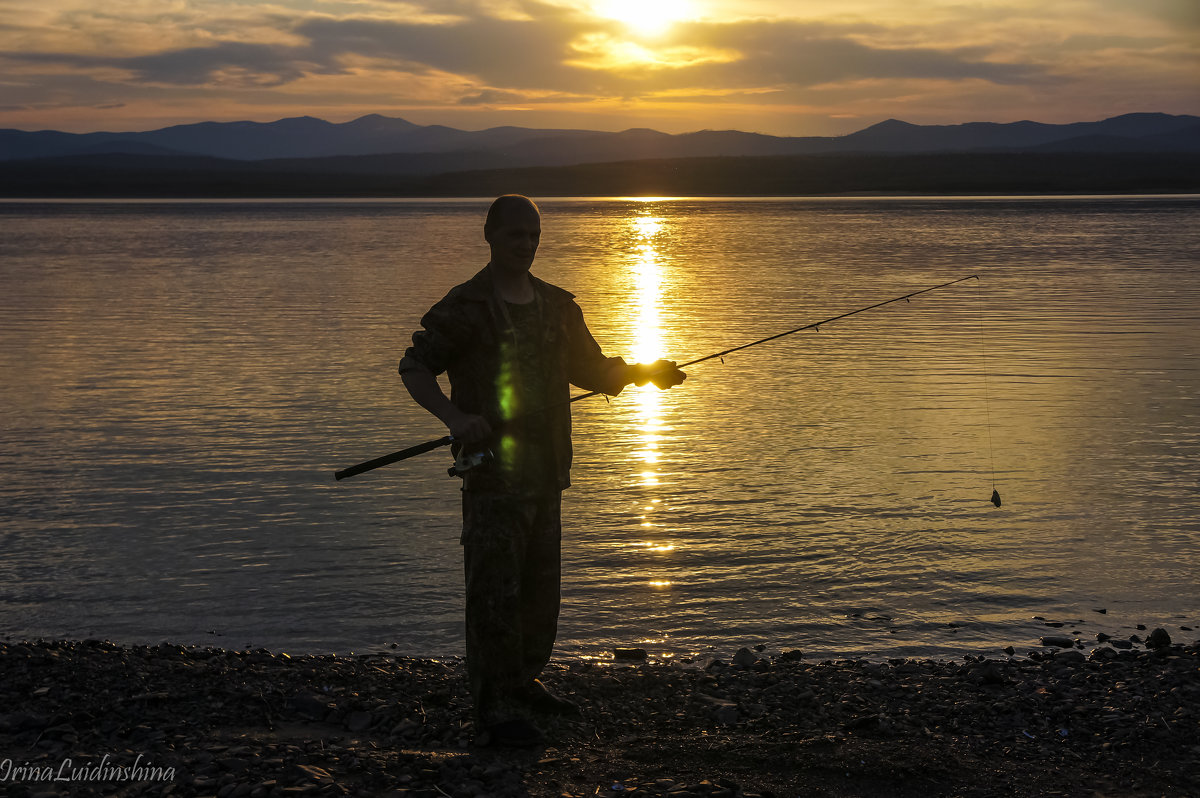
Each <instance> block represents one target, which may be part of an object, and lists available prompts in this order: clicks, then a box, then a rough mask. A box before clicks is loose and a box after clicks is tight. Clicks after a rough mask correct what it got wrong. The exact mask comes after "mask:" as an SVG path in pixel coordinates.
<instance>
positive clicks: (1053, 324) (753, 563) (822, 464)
mask: <svg viewBox="0 0 1200 798" xmlns="http://www.w3.org/2000/svg"><path fill="white" fill-rule="evenodd" d="M486 206H487V201H486V200H461V201H329V202H320V201H304V202H170V203H159V202H115V201H114V202H79V203H73V202H57V203H39V202H19V203H18V202H9V203H0V280H2V284H3V291H2V292H0V334H2V339H0V375H2V381H0V403H2V406H3V415H2V421H0V467H2V469H3V476H2V478H0V530H2V531H0V541H2V543H3V556H2V557H0V635H9V636H13V637H22V638H24V637H37V636H47V637H49V636H55V637H58V636H66V637H72V638H84V637H91V636H98V637H107V638H110V639H114V640H117V641H121V642H129V643H153V642H158V641H163V640H167V641H172V642H179V643H185V644H186V643H198V644H212V645H220V646H225V647H234V648H240V647H242V646H251V647H260V646H262V647H267V648H270V649H273V650H285V651H289V652H324V651H336V652H347V651H358V652H362V651H371V650H388V651H393V650H395V651H398V652H400V653H406V654H415V655H433V656H444V655H454V654H459V653H461V652H462V649H463V634H462V629H461V613H462V575H461V551H460V548H459V545H458V533H459V525H460V510H459V503H458V499H459V496H458V491H457V488H458V481H457V480H455V479H451V478H448V477H447V476H446V467H447V465H448V464H449V463H448V459H449V458H448V454H447V450H445V449H442V450H439V451H437V452H434V453H431V454H426V455H422V456H421V457H418V458H414V459H412V460H408V461H406V462H403V463H399V464H396V465H392V466H388V467H386V468H383V469H379V470H376V471H372V472H370V473H367V474H363V475H361V476H358V477H355V478H353V479H349V480H345V481H343V482H335V481H334V479H333V477H332V473H333V471H334V470H336V469H339V468H344V467H346V466H349V465H352V464H354V463H356V462H359V461H362V460H367V459H370V458H372V457H375V456H378V455H382V454H386V453H388V452H391V451H394V450H397V449H401V448H405V447H406V446H409V445H412V444H415V443H418V442H421V441H424V440H427V439H430V438H436V437H440V436H441V435H443V434H444V430H443V429H442V428H441V427H440V426H439V425H438V423H437V422H436V421H435V420H434V419H432V417H429V416H427V415H426V414H425V413H424V412H423V411H421V410H420V409H419V408H417V407H416V406H415V405H414V404H413V403H412V402H411V400H410V399H409V398H408V396H407V394H406V393H405V392H404V390H403V388H402V386H401V385H400V382H399V379H398V377H397V375H396V362H397V360H398V359H399V357H400V355H401V353H402V351H403V349H404V347H405V346H406V345H407V342H408V338H409V336H410V334H411V332H412V331H413V329H414V328H415V326H416V324H417V321H418V319H419V318H420V316H421V314H422V313H423V311H424V310H425V309H427V308H428V307H429V306H430V305H431V304H432V303H433V302H434V301H436V300H437V299H438V298H440V297H441V296H442V295H443V294H444V293H445V291H446V290H447V289H448V288H450V287H451V286H452V285H454V284H456V283H458V282H461V281H463V280H465V279H467V278H468V277H470V276H471V275H472V274H474V272H475V271H476V270H477V269H478V268H480V267H481V266H482V265H483V264H484V262H486V258H487V251H486V247H485V244H484V241H483V239H482V231H481V227H482V218H483V213H484V211H485V209H486ZM542 209H543V216H544V236H543V245H542V250H541V251H540V253H539V257H538V261H537V263H536V264H535V267H534V269H535V273H536V274H538V275H540V276H542V277H543V278H545V279H548V280H550V281H552V282H554V283H557V284H559V285H562V286H564V287H566V288H568V289H570V290H571V291H573V292H574V293H576V294H577V295H578V301H579V303H580V305H581V306H582V307H583V310H584V313H585V315H586V317H587V319H588V321H589V324H590V326H591V329H592V331H593V333H594V334H595V336H596V337H597V339H598V340H599V341H600V342H601V344H602V345H603V346H604V348H605V350H606V351H607V352H608V353H609V354H613V355H622V356H624V357H626V358H627V359H629V360H634V359H639V360H647V359H652V358H656V357H658V356H666V357H670V358H673V359H676V360H679V361H686V360H691V359H694V358H697V357H701V356H703V355H706V354H708V353H710V352H713V351H717V350H722V349H726V348H729V347H731V346H735V345H737V344H741V343H745V342H748V341H751V340H754V339H757V338H761V337H763V336H766V335H771V334H773V333H776V332H781V331H784V330H788V329H792V328H794V327H798V326H801V325H804V324H807V323H810V322H815V321H819V320H822V319H825V318H829V317H832V316H836V315H838V314H841V313H845V312H847V311H850V310H855V309H857V308H860V307H864V306H866V305H870V304H874V303H876V302H880V301H883V300H886V299H890V298H892V297H896V296H900V295H902V294H906V293H909V292H912V291H915V290H919V289H922V288H925V287H928V286H931V285H936V284H939V283H943V282H946V281H948V280H953V279H956V278H959V277H963V276H966V275H972V274H975V275H978V276H979V277H980V278H981V279H980V280H978V281H975V280H969V281H966V282H963V283H959V284H957V285H955V286H951V287H948V288H944V289H940V290H938V291H934V292H931V293H928V294H924V295H922V296H920V297H917V298H914V299H913V300H912V301H911V302H899V303H895V304H891V305H888V306H886V307H883V308H880V309H878V310H873V311H871V312H869V313H863V314H861V315H857V316H854V317H852V318H849V319H846V320H844V321H841V322H838V323H835V324H830V325H826V326H823V327H821V329H820V331H819V332H817V331H807V332H802V333H798V334H796V335H793V336H789V337H786V338H783V339H780V340H778V341H775V342H772V343H768V344H763V345H761V346H757V347H754V348H753V349H749V350H747V351H745V352H741V353H737V354H734V355H731V356H729V357H726V358H725V359H724V361H723V362H721V361H718V360H714V361H710V362H707V363H704V364H702V365H698V366H696V367H695V368H694V369H692V370H691V373H690V376H689V379H688V381H687V382H686V384H685V385H684V386H682V387H680V388H676V389H673V390H671V391H669V392H663V393H660V392H658V391H657V390H655V389H654V388H652V387H647V388H644V389H633V388H631V389H629V390H627V391H626V392H625V393H623V394H622V395H621V396H619V397H616V398H613V399H612V400H611V402H606V401H605V400H604V399H603V398H594V399H588V400H586V401H584V402H580V403H578V404H576V405H575V406H574V407H575V410H574V413H575V441H576V467H575V470H574V472H573V481H574V487H573V488H572V489H571V490H570V491H568V493H567V494H566V498H565V503H564V514H565V533H564V535H565V540H564V553H563V558H564V585H563V592H564V604H563V614H562V621H561V625H560V634H559V648H558V653H559V655H560V656H564V657H603V656H604V655H605V654H606V653H607V652H609V651H611V649H612V647H613V646H617V645H619V646H642V647H645V648H647V649H649V650H650V652H651V654H652V655H654V656H696V655H706V654H710V653H715V654H717V655H722V656H727V655H729V654H731V653H732V652H733V651H734V650H736V649H737V648H738V647H740V646H743V645H749V646H753V645H756V644H761V645H765V646H766V647H767V650H768V651H776V650H785V649H792V648H800V649H803V650H804V651H805V652H806V653H807V654H808V655H810V656H812V657H814V658H826V657H841V656H867V657H894V656H939V657H954V656H959V655H961V654H963V653H968V652H972V653H974V652H987V653H992V654H998V653H999V649H1000V648H1002V647H1004V646H1006V645H1009V644H1012V645H1015V646H1017V647H1018V649H1022V650H1024V649H1026V648H1028V647H1030V646H1035V645H1037V642H1038V637H1039V635H1043V634H1047V633H1048V631H1049V632H1060V631H1061V632H1069V631H1071V630H1076V631H1077V633H1078V635H1079V636H1080V637H1081V638H1083V639H1090V638H1094V634H1095V632H1097V631H1106V632H1109V633H1111V634H1115V635H1122V636H1125V635H1128V634H1130V633H1133V632H1134V629H1135V625H1136V624H1138V623H1142V624H1146V625H1148V626H1149V627H1150V628H1154V626H1155V625H1162V626H1165V627H1166V628H1167V629H1168V631H1170V632H1171V634H1172V635H1173V636H1174V637H1175V638H1176V639H1183V640H1191V639H1194V638H1195V637H1196V636H1198V635H1197V634H1196V633H1189V632H1188V631H1181V630H1180V629H1179V627H1181V626H1184V627H1200V590H1198V588H1197V578H1196V575H1197V574H1198V573H1200V554H1198V553H1197V552H1198V551H1200V402H1198V401H1197V397H1198V396H1200V358H1198V354H1200V263H1198V260H1200V258H1198V255H1200V198H1197V197H1176V198H1167V197H1138V198H1119V197H1107V198H1106V197H1090V198H1069V197H1067V198H996V199H962V198H945V199H938V198H919V199H918V198H885V199H870V198H845V199H762V200H717V199H711V200H710V199H704V200H691V199H672V200H665V199H663V200H660V199H655V200H620V199H607V200H596V199H580V200H567V199H563V200H549V201H545V202H543V203H542ZM985 377H986V378H985ZM993 480H994V484H995V487H997V488H998V489H999V491H1000V493H1001V495H1002V496H1003V499H1004V504H1003V506H1002V507H1000V508H996V507H993V506H992V504H991V503H990V502H989V500H988V499H989V497H990V495H991V492H992V489H993ZM1100 609H1104V610H1107V613H1106V614H1100V613H1099V612H1097V610H1100ZM1035 616H1041V618H1042V619H1044V621H1049V622H1053V623H1058V622H1062V623H1065V624H1066V625H1065V626H1064V627H1062V629H1048V628H1047V627H1046V626H1045V623H1044V621H1043V620H1040V619H1038V618H1035ZM1143 634H1144V633H1143Z"/></svg>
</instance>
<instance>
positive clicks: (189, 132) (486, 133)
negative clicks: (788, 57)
mask: <svg viewBox="0 0 1200 798" xmlns="http://www.w3.org/2000/svg"><path fill="white" fill-rule="evenodd" d="M983 151H989V152H1003V151H1033V152H1089V153H1096V152H1112V153H1117V152H1122V153H1128V152H1139V153H1148V152H1154V153H1165V152H1200V117H1197V116H1190V115H1170V114H1159V113H1140V114H1125V115H1123V116H1117V117H1113V118H1111V119H1105V120H1102V121H1099V122H1076V123H1073V124H1062V125H1053V124H1044V123H1040V122H1027V121H1026V122H1011V123H994V122H970V123H967V124H961V125H914V124H909V123H907V122H901V121H899V120H896V119H889V120H887V121H886V122H880V123H879V124H876V125H871V126H870V127H867V128H864V129H862V130H859V131H857V132H855V133H850V134H848V135H845V136H805V137H780V136H768V135H763V134H759V133H745V132H741V131H736V130H721V131H717V130H703V131H699V132H695V133H683V134H675V135H672V134H667V133H660V132H658V131H655V130H648V129H640V128H635V129H631V130H625V131H621V132H618V133H610V132H601V131H593V130H553V129H535V128H521V127H495V128H489V129H487V130H479V131H469V130H459V129H457V128H452V127H445V126H442V125H416V124H413V123H412V122H408V121H406V120H404V119H398V118H390V117H385V116H380V115H378V114H371V115H368V116H364V117H361V118H359V119H355V120H353V121H351V122H344V123H340V124H339V123H332V122H327V121H324V120H322V119H316V118H313V117H309V116H304V117H297V118H292V119H280V120H278V121H276V122H267V123H260V122H202V123H199V124H192V125H176V126H173V127H166V128H162V129H159V130H150V131H143V132H125V133H110V132H98V133H64V132H61V131H54V130H42V131H24V130H11V129H9V130H0V160H26V159H31V158H58V157H64V156H81V155H84V156H86V155H101V154H122V155H142V156H207V157H211V158H222V159H228V160H239V161H275V162H279V161H283V162H285V163H280V164H279V166H280V167H281V168H284V169H290V168H293V167H294V164H289V163H286V162H287V161H292V160H295V159H322V160H325V161H326V163H325V164H324V165H323V166H322V167H320V170H321V171H325V170H326V169H328V170H330V171H348V172H357V171H366V172H375V171H378V170H379V169H380V168H386V169H387V170H388V171H391V172H393V173H397V174H412V175H416V174H439V173H445V172H451V171H462V170H465V169H495V168H511V167H525V166H564V165H571V164H585V163H602V162H606V161H618V160H620V161H625V160H642V159H659V158H700V157H745V156H769V155H819V154H835V153H842V154H846V153H855V154H869V153H875V154H883V153H892V154H895V153H935V152H983ZM365 156H370V157H369V158H367V157H365ZM380 156H386V160H383V161H381V160H380ZM358 159H362V160H361V161H359V160H358ZM309 166H313V164H310V165H309Z"/></svg>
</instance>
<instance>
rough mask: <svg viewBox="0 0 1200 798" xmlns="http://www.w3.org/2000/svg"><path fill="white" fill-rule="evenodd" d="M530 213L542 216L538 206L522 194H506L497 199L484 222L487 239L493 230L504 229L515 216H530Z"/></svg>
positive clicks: (484, 233) (484, 232)
mask: <svg viewBox="0 0 1200 798" xmlns="http://www.w3.org/2000/svg"><path fill="white" fill-rule="evenodd" d="M530 211H533V213H534V214H536V215H538V216H539V217H540V216H541V214H540V213H539V211H538V206H537V205H535V204H534V203H533V200H531V199H529V197H526V196H523V195H521V194H505V195H504V196H502V197H496V199H495V200H494V201H493V202H492V206H491V207H490V208H488V212H487V219H485V220H484V222H483V235H484V237H485V238H487V237H488V235H489V233H491V231H492V230H495V229H497V228H499V227H502V226H503V225H504V223H505V221H506V220H507V219H508V218H509V217H510V216H512V215H513V214H524V215H528V214H529V212H530Z"/></svg>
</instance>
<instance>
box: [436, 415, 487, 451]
mask: <svg viewBox="0 0 1200 798" xmlns="http://www.w3.org/2000/svg"><path fill="white" fill-rule="evenodd" d="M446 426H447V428H449V430H450V437H452V438H454V440H456V441H460V442H462V443H465V444H467V445H468V446H470V445H472V444H476V443H483V442H484V441H486V440H488V439H489V438H491V437H492V425H491V424H488V422H487V419H486V418H484V417H483V416H477V415H475V414H473V413H459V414H458V415H456V416H455V417H454V418H452V419H449V420H448V421H447V423H446Z"/></svg>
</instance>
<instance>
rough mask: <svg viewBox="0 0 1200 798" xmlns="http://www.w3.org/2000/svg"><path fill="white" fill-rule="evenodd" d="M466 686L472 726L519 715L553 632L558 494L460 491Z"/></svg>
mask: <svg viewBox="0 0 1200 798" xmlns="http://www.w3.org/2000/svg"><path fill="white" fill-rule="evenodd" d="M462 496H463V533H462V544H463V561H464V565H465V571H466V585H467V603H466V610H467V611H466V626H467V679H468V681H469V682H470V686H471V696H472V698H473V700H474V704H475V717H476V721H477V722H480V723H483V724H485V725H486V724H492V723H499V722H501V721H504V720H511V719H513V718H515V717H521V716H523V715H524V712H523V711H522V708H521V706H522V704H521V697H522V695H523V694H524V693H526V692H527V691H528V689H529V687H530V686H531V685H532V683H533V680H534V679H536V678H537V677H538V674H540V673H541V672H542V668H544V667H545V666H546V663H547V662H549V661H550V654H551V652H552V651H553V649H554V638H555V635H556V634H557V633H558V605H559V578H560V562H559V546H560V543H561V541H562V523H561V520H560V511H561V507H562V498H561V494H559V493H553V494H549V495H545V496H538V497H523V496H509V495H504V494H494V493H472V492H467V491H464V492H463V495H462Z"/></svg>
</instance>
